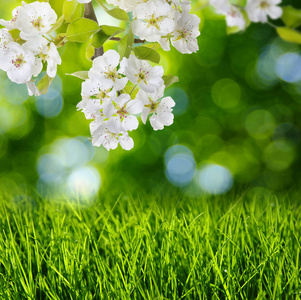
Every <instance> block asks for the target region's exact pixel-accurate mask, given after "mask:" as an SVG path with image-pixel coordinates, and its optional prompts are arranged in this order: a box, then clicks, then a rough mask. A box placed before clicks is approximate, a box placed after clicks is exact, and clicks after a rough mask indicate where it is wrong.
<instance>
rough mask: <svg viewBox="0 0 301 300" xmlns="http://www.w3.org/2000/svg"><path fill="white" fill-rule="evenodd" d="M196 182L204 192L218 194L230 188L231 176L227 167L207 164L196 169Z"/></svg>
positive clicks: (231, 183)
mask: <svg viewBox="0 0 301 300" xmlns="http://www.w3.org/2000/svg"><path fill="white" fill-rule="evenodd" d="M197 183H198V185H199V186H200V187H201V189H202V190H204V191H205V192H207V193H209V194H213V195H219V194H223V193H226V192H228V191H229V190H230V189H231V188H232V185H233V176H232V174H231V172H230V171H229V170H228V169H227V168H225V167H223V166H220V165H216V164H209V165H206V166H204V167H202V168H200V170H199V171H198V175H197Z"/></svg>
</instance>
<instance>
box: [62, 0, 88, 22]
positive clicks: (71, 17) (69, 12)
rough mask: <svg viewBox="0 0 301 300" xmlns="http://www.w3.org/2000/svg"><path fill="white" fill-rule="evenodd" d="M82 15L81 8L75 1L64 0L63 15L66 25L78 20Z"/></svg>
mask: <svg viewBox="0 0 301 300" xmlns="http://www.w3.org/2000/svg"><path fill="white" fill-rule="evenodd" d="M82 13H83V6H82V5H80V4H79V3H78V2H77V1H76V0H71V1H68V0H65V2H64V4H63V15H64V18H65V20H66V22H67V23H72V22H73V21H75V20H76V19H78V18H80V17H81V16H82Z"/></svg>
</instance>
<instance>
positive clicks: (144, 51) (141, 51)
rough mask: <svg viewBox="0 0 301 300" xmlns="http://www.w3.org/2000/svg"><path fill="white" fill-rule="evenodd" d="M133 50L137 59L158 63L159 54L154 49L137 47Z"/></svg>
mask: <svg viewBox="0 0 301 300" xmlns="http://www.w3.org/2000/svg"><path fill="white" fill-rule="evenodd" d="M133 50H134V53H135V55H136V57H137V58H139V59H145V60H149V61H152V62H154V63H156V64H158V63H159V62H160V54H159V53H158V52H157V51H156V50H154V49H151V48H148V47H144V46H139V47H135V48H133Z"/></svg>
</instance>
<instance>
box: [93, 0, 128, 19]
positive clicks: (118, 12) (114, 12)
mask: <svg viewBox="0 0 301 300" xmlns="http://www.w3.org/2000/svg"><path fill="white" fill-rule="evenodd" d="M96 2H97V3H98V4H99V5H100V6H101V7H102V8H103V10H104V11H105V12H106V13H107V14H109V15H110V16H111V17H113V18H115V19H118V20H121V21H128V20H129V16H128V14H127V13H126V12H125V11H124V10H123V9H121V8H113V9H111V10H110V9H108V8H106V6H105V5H104V4H103V2H102V0H96Z"/></svg>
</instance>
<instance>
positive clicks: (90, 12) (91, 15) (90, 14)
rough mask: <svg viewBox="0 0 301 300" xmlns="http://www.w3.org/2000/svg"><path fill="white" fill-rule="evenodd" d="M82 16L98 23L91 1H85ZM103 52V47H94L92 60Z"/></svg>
mask: <svg viewBox="0 0 301 300" xmlns="http://www.w3.org/2000/svg"><path fill="white" fill-rule="evenodd" d="M84 18H86V19H90V20H92V21H95V22H96V23H97V24H98V20H97V17H96V15H95V11H94V8H93V4H92V1H91V2H89V3H85V12H84ZM103 53H104V51H103V47H100V48H95V51H94V55H93V56H92V60H93V59H95V58H96V57H98V56H102V55H103Z"/></svg>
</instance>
